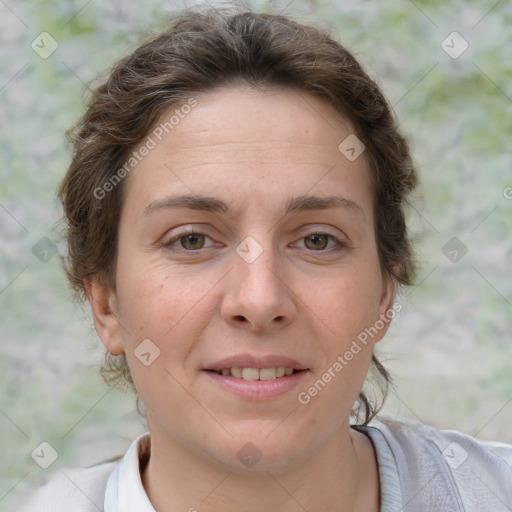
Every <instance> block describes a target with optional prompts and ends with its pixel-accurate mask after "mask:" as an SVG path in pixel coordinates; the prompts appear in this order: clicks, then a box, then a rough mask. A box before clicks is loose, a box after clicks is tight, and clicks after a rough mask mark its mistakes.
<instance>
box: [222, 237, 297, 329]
mask: <svg viewBox="0 0 512 512" xmlns="http://www.w3.org/2000/svg"><path fill="white" fill-rule="evenodd" d="M280 263H281V262H280V255H279V254H278V252H277V251H276V249H275V248H274V247H273V245H272V243H271V241H268V242H267V243H264V244H263V243H262V244H260V243H259V242H257V241H256V240H255V239H254V238H253V239H251V237H248V238H247V239H245V240H244V241H243V242H242V243H241V244H239V246H238V247H237V249H236V254H235V255H234V261H233V265H234V268H233V272H231V273H230V282H229V290H228V293H227V294H226V297H225V303H224V307H223V314H224V316H225V319H226V320H227V321H229V322H231V323H233V322H234V323H235V324H236V325H237V326H241V325H244V326H252V327H253V328H257V329H265V328H269V327H271V326H277V325H280V326H283V325H285V324H287V323H289V322H290V321H292V320H293V317H294V313H295V306H294V301H293V297H292V293H291V291H290V289H289V288H288V287H287V286H286V283H285V281H284V279H283V276H282V275H281V274H282V272H281V269H282V265H281V264H280Z"/></svg>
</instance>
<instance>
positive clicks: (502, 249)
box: [0, 0, 512, 510]
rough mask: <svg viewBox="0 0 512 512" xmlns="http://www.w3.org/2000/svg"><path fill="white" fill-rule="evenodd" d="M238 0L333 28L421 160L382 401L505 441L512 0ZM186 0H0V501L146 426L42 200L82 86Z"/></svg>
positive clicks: (84, 91)
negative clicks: (67, 266)
mask: <svg viewBox="0 0 512 512" xmlns="http://www.w3.org/2000/svg"><path fill="white" fill-rule="evenodd" d="M196 3H197V2H196ZM210 3H211V4H214V3H215V2H210ZM217 3H218V2H217ZM248 4H249V5H252V6H253V7H254V8H256V9H257V10H269V11H272V12H283V13H285V14H291V15H293V16H295V17H296V18H297V19H298V20H299V21H304V22H313V23H315V24H316V25H318V26H321V27H324V28H327V29H329V30H331V33H332V35H333V36H334V37H335V38H337V39H338V40H340V41H341V42H342V43H343V44H344V45H346V46H347V47H348V48H349V49H350V50H351V51H352V52H353V53H354V54H355V55H356V57H357V58H358V59H359V60H360V61H361V63H363V64H364V66H365V67H366V69H367V71H368V72H369V74H370V75H371V76H372V77H373V78H374V79H375V80H376V81H377V82H378V83H379V84H380V85H381V86H382V88H383V89H384V92H385V94H386V95H387V97H388V98H389V100H390V103H391V104H392V105H393V107H394V110H395V111H396V114H397V116H398V118H399V120H400V125H401V127H402V130H403V132H404V134H405V135H406V136H407V138H408V139H409V141H410V143H411V147H412V148H413V153H414V158H415V160H416V162H417V165H418V166H419V168H420V173H421V179H422V189H421V192H422V196H421V197H418V198H417V199H416V200H415V202H414V203H413V204H412V205H411V208H410V211H409V221H410V225H411V229H412V232H413V235H414V240H415V243H416V248H417V253H418V258H419V260H420V263H421V268H420V271H419V274H418V279H417V285H416V287H414V288H411V289H408V290H404V291H403V292H402V293H401V294H400V296H399V297H398V298H397V300H399V301H400V302H401V303H402V304H403V306H404V307H403V310H402V312H401V313H400V314H399V315H398V316H397V317H396V318H395V320H394V322H393V325H392V327H391V329H390V331H389V333H388V335H387V337H386V338H385V339H384V340H383V341H382V342H381V343H380V344H379V347H378V348H379V352H380V354H381V356H382V357H383V359H384V361H385V364H386V366H387V368H388V369H389V370H390V372H391V373H392V375H393V376H394V380H395V387H394V388H393V390H392V392H391V393H390V396H389V400H388V402H387V404H386V407H385V412H386V413H387V414H388V415H391V416H393V417H405V418H411V419H415V420H417V421H423V422H426V423H429V424H431V425H435V426H437V427H440V428H448V429H456V430H461V431H463V432H465V433H467V434H470V435H474V436H476V437H478V438H479V439H495V440H502V441H507V442H512V430H511V429H510V424H511V423H512V336H511V333H512V279H511V277H510V267H511V264H510V262H511V260H512V236H511V233H512V151H511V150H512V80H511V77H512V2H511V1H509V0H502V1H495V0H489V1H487V0H478V1H476V0H475V1H457V0H453V1H440V0H439V1H438V0H431V1H423V0H414V1H412V0H393V1H391V0H358V1H357V2H356V1H327V0H325V1H321V0H318V1H316V0H309V1H306V0H294V1H290V0H287V1H283V2H279V1H278V2H252V3H251V2H248ZM190 5H193V4H192V3H191V2H178V1H176V2H173V1H163V0H145V1H144V2H128V0H115V1H114V0H104V1H101V2H100V1H98V0H89V1H87V0H66V1H58V0H38V1H36V0H32V1H19V2H17V1H16V2H15V1H14V0H5V1H0V40H1V45H0V115H1V118H0V119H1V122H0V133H1V139H0V151H1V156H2V163H3V165H2V166H1V167H0V234H1V252H0V389H1V395H0V432H1V450H0V510H17V507H18V503H19V500H20V496H22V495H24V494H26V493H27V492H29V491H30V489H32V488H33V487H34V486H36V485H38V484H39V483H40V482H43V481H44V480H45V479H46V478H47V477H48V474H49V472H50V471H53V470H58V469H59V468H62V467H65V466H74V467H77V466H78V467H80V466H82V467H83V466H87V465H89V464H94V463H96V462H98V461H100V460H104V459H106V458H108V457H111V456H114V455H118V454H121V453H123V452H124V451H125V450H126V448H127V447H128V445H129V444H130V443H131V441H132V440H133V438H134V437H135V436H137V435H138V434H139V433H142V432H144V431H146V426H145V424H144V420H143V418H142V417H141V416H140V415H139V414H138V413H137V410H136V403H135V397H134V396H133V395H128V394H124V393H122V392H120V391H117V390H111V389H109V388H107V387H106V385H105V384H103V382H102V381H101V378H100V377H99V375H98V368H99V364H100V363H101V361H102V358H103V350H102V345H100V342H99V340H98V338H97V337H96V334H95V331H94V328H93V325H92V321H91V320H90V318H89V310H88V309H85V310H82V309H80V308H78V307H75V305H74V304H73V303H72V302H71V300H70V296H69V292H68V287H67V282H66V280H65V277H64V274H63V272H62V270H61V265H60V259H59V254H64V246H63V244H62V242H61V241H60V239H59V233H58V231H56V229H55V224H56V222H57V220H58V219H59V216H60V210H59V206H58V204H57V201H56V198H55V194H56V188H57V186H58V183H59V181H60V180H61V178H62V177H63V175H64V173H65V171H66V168H67V165H68V164H69V161H70V152H69V149H68V147H67V145H66V141H65V136H64V131H65V130H66V129H67V128H68V127H69V126H70V125H71V124H72V123H74V122H75V121H76V120H77V119H78V117H79V116H80V115H81V114H82V113H83V111H84V105H85V101H86V99H87V95H88V87H89V86H91V83H92V84H94V83H95V80H96V79H97V78H98V77H99V76H100V78H101V76H105V74H106V70H108V68H109V66H110V65H111V64H113V62H114V61H115V60H117V59H118V58H120V57H122V56H123V55H125V54H127V53H128V52H130V51H132V50H133V49H134V48H135V47H136V45H137V42H138V41H139V39H140V37H141V36H143V35H144V34H146V33H147V31H148V30H156V29H158V27H160V26H161V25H162V24H163V23H164V22H165V19H166V16H167V15H168V14H169V13H171V12H172V11H176V10H178V9H180V8H183V7H187V6H190ZM42 442H47V443H49V444H50V445H51V446H52V447H53V448H54V450H55V451H56V452H57V454H58V457H57V459H56V460H55V462H54V463H53V464H52V465H51V467H50V468H48V469H44V468H43V467H40V464H36V462H35V460H36V459H37V457H36V456H35V455H34V458H33V456H32V455H31V454H37V453H39V452H40V450H41V449H42V448H41V444H40V443H42ZM44 446H45V445H43V449H44ZM47 453H48V450H47Z"/></svg>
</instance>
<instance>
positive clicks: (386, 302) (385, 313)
mask: <svg viewBox="0 0 512 512" xmlns="http://www.w3.org/2000/svg"><path fill="white" fill-rule="evenodd" d="M393 270H395V269H393ZM395 290H396V279H395V277H394V276H392V275H385V276H383V280H382V295H381V298H380V303H379V308H378V309H379V311H378V313H379V317H378V319H377V320H376V322H375V324H376V326H377V327H378V328H379V333H378V334H377V336H375V338H374V342H375V343H377V342H379V341H380V340H381V339H382V338H383V337H384V335H385V334H386V332H387V331H388V328H389V325H390V324H391V320H392V319H393V318H394V316H395V314H396V311H395V307H394V302H395Z"/></svg>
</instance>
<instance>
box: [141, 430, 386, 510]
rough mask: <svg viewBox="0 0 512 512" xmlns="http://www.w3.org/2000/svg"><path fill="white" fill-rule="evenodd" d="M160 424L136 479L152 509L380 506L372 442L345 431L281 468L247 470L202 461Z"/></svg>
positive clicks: (373, 507)
mask: <svg viewBox="0 0 512 512" xmlns="http://www.w3.org/2000/svg"><path fill="white" fill-rule="evenodd" d="M162 434H163V433H162V432H159V431H158V429H156V432H155V429H151V455H150V459H149V463H148V464H147V466H146V468H145V470H144V472H143V474H142V482H143V485H144V488H145V489H146V492H147V494H148V497H149V499H150V501H151V503H152V504H153V507H154V508H155V510H157V511H158V512H167V511H170V510H186V511H190V512H220V511H222V512H234V511H237V512H240V511H243V512H261V511H262V510H276V509H277V510H280V511H281V512H292V511H293V512H295V511H297V510H308V511H310V512H327V511H329V512H333V511H336V512H359V511H364V512H369V511H375V512H376V511H378V510H379V481H378V467H377V464H376V460H375V454H374V451H373V447H372V444H371V442H370V440H369V439H368V438H367V437H366V436H365V435H364V434H361V433H359V432H357V431H354V430H351V429H349V428H348V426H347V427H346V428H344V429H343V430H340V431H339V432H337V433H336V434H335V435H333V436H332V438H331V439H330V441H329V442H328V443H327V444H326V445H324V446H323V447H322V448H321V449H320V450H317V451H316V452H315V453H313V454H310V455H309V456H305V457H304V458H302V459H296V460H294V461H293V463H290V464H289V466H288V467H286V468H284V469H281V470H279V471H277V470H275V469H269V468H265V467H262V468H260V469H258V470H257V471H255V469H256V467H257V466H254V467H253V468H252V469H251V472H241V471H240V469H239V468H235V467H231V466H226V465H223V464H220V463H218V462H217V461H212V460H211V459H208V458H207V456H205V454H204V453H203V452H201V453H197V452H193V451H191V450H190V449H188V448H187V447H186V446H184V445H182V444H180V443H179V442H177V441H176V440H174V439H170V438H169V436H164V435H162Z"/></svg>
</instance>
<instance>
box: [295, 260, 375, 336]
mask: <svg viewBox="0 0 512 512" xmlns="http://www.w3.org/2000/svg"><path fill="white" fill-rule="evenodd" d="M381 294H382V277H381V274H380V271H375V269H374V268H373V267H371V266H361V267H360V268H358V267H354V266H352V267H347V268H346V269H343V270H342V271H340V272H336V273H332V274H331V276H329V277H328V278H325V279H323V280H321V281H320V282H317V283H316V284H315V286H310V287H309V288H308V291H307V293H306V296H305V297H304V302H305V303H306V304H307V305H308V306H309V307H310V308H311V309H312V310H313V311H314V313H315V314H316V316H317V317H318V318H319V319H320V320H322V321H323V323H324V324H325V327H326V328H327V330H328V331H330V333H331V335H333V336H332V337H334V338H336V339H337V340H343V342H344V343H346V342H349V341H351V340H352V339H353V338H355V337H357V335H358V334H359V333H360V332H361V331H362V330H364V329H365V328H366V327H369V326H370V325H372V324H373V323H374V322H375V321H376V320H377V318H378V316H379V313H378V311H379V304H380V299H381ZM338 343H339V342H338Z"/></svg>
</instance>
